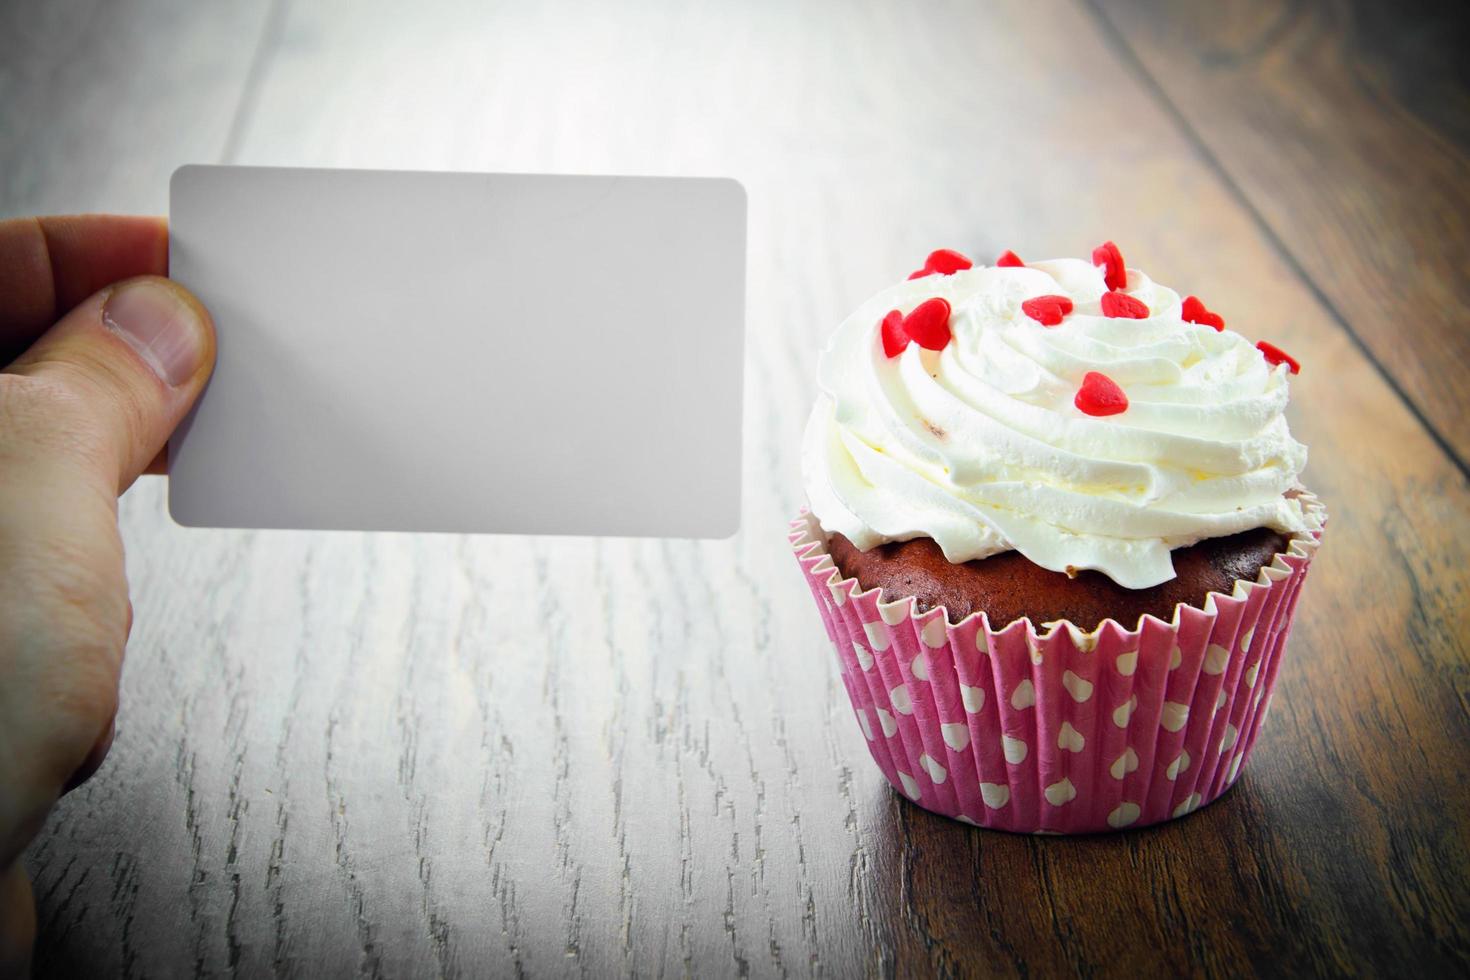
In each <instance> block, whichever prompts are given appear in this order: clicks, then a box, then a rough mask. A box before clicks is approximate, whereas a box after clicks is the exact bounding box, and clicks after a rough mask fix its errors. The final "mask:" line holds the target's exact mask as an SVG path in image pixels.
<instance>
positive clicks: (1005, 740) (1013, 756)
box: [1000, 735, 1027, 766]
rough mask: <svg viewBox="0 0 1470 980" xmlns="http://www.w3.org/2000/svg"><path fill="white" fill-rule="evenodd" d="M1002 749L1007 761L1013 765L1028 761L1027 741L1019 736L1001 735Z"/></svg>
mask: <svg viewBox="0 0 1470 980" xmlns="http://www.w3.org/2000/svg"><path fill="white" fill-rule="evenodd" d="M1000 750H1001V751H1002V752H1004V753H1005V757H1006V761H1007V762H1009V763H1010V764H1011V765H1013V766H1019V765H1020V764H1021V763H1023V762H1025V761H1026V751H1027V749H1026V743H1025V742H1023V741H1021V740H1020V739H1019V738H1011V737H1010V736H1009V735H1002V736H1001V737H1000Z"/></svg>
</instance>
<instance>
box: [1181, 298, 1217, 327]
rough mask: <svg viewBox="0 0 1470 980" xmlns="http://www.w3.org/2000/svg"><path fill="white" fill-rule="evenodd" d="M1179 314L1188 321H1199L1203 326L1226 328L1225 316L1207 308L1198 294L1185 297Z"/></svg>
mask: <svg viewBox="0 0 1470 980" xmlns="http://www.w3.org/2000/svg"><path fill="white" fill-rule="evenodd" d="M1179 315H1180V316H1182V317H1183V318H1184V319H1185V321H1186V322H1188V323H1198V324H1199V325H1200V326H1202V327H1214V328H1215V329H1216V330H1224V329H1225V318H1224V317H1223V316H1221V315H1220V314H1218V313H1211V312H1210V311H1209V310H1207V309H1205V304H1204V303H1203V302H1201V300H1200V298H1199V297H1198V296H1186V297H1184V306H1183V308H1182V309H1181V310H1180V311H1179Z"/></svg>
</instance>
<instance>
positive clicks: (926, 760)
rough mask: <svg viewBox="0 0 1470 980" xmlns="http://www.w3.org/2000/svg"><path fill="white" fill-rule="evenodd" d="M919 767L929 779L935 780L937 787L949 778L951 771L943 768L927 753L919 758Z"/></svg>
mask: <svg viewBox="0 0 1470 980" xmlns="http://www.w3.org/2000/svg"><path fill="white" fill-rule="evenodd" d="M919 765H920V766H921V767H922V768H923V770H924V771H925V772H927V773H928V774H929V778H930V779H932V780H934V784H935V785H936V786H937V785H939V784H940V783H942V782H944V781H945V780H946V779H948V778H949V770H947V769H945V768H944V767H943V766H941V765H940V764H939V762H938V761H937V760H935V759H934V758H932V757H931V756H930V755H929V754H928V753H927V752H925V753H924V754H922V755H920V756H919Z"/></svg>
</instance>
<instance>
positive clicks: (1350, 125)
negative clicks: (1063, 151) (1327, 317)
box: [1094, 0, 1470, 468]
mask: <svg viewBox="0 0 1470 980" xmlns="http://www.w3.org/2000/svg"><path fill="white" fill-rule="evenodd" d="M1094 2H1095V3H1096V5H1097V7H1098V8H1099V10H1100V16H1101V18H1102V21H1103V23H1104V24H1105V25H1107V27H1108V29H1109V31H1110V32H1111V33H1113V34H1114V35H1115V40H1116V41H1117V43H1118V44H1119V45H1120V47H1121V48H1123V49H1124V50H1125V51H1126V52H1127V55H1126V57H1128V58H1130V59H1131V58H1135V57H1136V58H1137V60H1138V63H1139V64H1140V65H1141V67H1142V70H1143V72H1144V73H1145V74H1146V76H1147V84H1148V85H1149V86H1150V87H1152V88H1155V89H1156V91H1157V93H1158V94H1159V96H1160V97H1161V98H1162V99H1164V100H1166V101H1167V102H1168V103H1169V104H1170V105H1171V106H1172V107H1173V108H1174V109H1175V110H1177V112H1178V113H1179V115H1180V117H1181V118H1182V120H1183V122H1184V125H1185V126H1186V127H1188V128H1189V129H1190V130H1191V131H1192V132H1193V133H1194V134H1197V137H1198V139H1199V141H1200V144H1201V147H1202V150H1203V152H1204V153H1205V154H1206V155H1207V156H1208V157H1209V158H1210V159H1211V162H1212V163H1213V164H1216V165H1218V166H1219V167H1220V168H1221V169H1222V170H1223V172H1224V173H1225V174H1226V175H1227V178H1228V180H1229V181H1230V182H1231V183H1232V184H1233V185H1234V186H1235V188H1236V189H1237V190H1238V192H1239V193H1240V195H1241V197H1242V199H1243V200H1244V201H1245V202H1246V203H1247V206H1248V207H1249V208H1250V209H1251V210H1252V212H1253V214H1254V215H1255V217H1256V218H1257V220H1258V221H1259V222H1260V223H1261V225H1262V226H1263V227H1264V228H1265V229H1267V230H1268V235H1269V236H1270V237H1271V238H1273V239H1275V240H1276V244H1277V245H1278V248H1280V249H1281V250H1282V251H1283V253H1284V254H1283V256H1282V258H1283V261H1285V262H1286V263H1287V264H1288V265H1290V266H1292V267H1293V268H1297V269H1299V270H1300V272H1301V273H1302V274H1303V275H1304V276H1305V277H1306V278H1307V279H1308V281H1309V282H1311V284H1312V285H1313V291H1314V292H1315V293H1316V294H1317V295H1316V298H1317V299H1318V301H1319V302H1320V303H1322V304H1323V305H1325V306H1326V307H1327V308H1328V309H1329V310H1330V311H1331V313H1332V315H1333V317H1334V319H1336V320H1338V321H1339V322H1340V323H1341V324H1342V325H1343V326H1344V327H1345V329H1347V330H1349V331H1350V332H1351V333H1352V334H1353V335H1354V336H1355V337H1357V338H1359V339H1360V340H1361V342H1362V343H1363V345H1364V347H1365V348H1366V350H1367V351H1369V352H1370V355H1371V356H1372V357H1373V358H1375V359H1376V360H1377V361H1378V362H1379V363H1381V364H1382V365H1383V367H1384V369H1385V370H1386V371H1387V373H1388V375H1389V377H1390V378H1391V379H1392V382H1393V383H1394V384H1395V385H1396V386H1397V387H1398V388H1400V389H1401V391H1402V392H1403V394H1404V396H1405V397H1406V398H1407V399H1408V400H1409V401H1410V403H1411V404H1412V405H1413V406H1414V408H1415V410H1416V411H1417V412H1418V413H1420V414H1421V415H1422V416H1423V418H1424V419H1425V421H1426V422H1427V424H1428V425H1429V426H1431V427H1432V429H1433V431H1434V432H1435V433H1436V434H1437V435H1438V437H1439V438H1440V439H1441V440H1442V441H1443V442H1444V444H1445V445H1446V447H1447V448H1448V450H1449V451H1450V452H1451V453H1452V454H1453V455H1454V456H1456V458H1457V459H1458V461H1459V463H1460V466H1461V467H1462V468H1464V467H1465V466H1466V464H1467V461H1470V425H1467V424H1466V423H1467V420H1470V383H1467V382H1466V377H1467V376H1470V329H1467V325H1470V313H1467V310H1470V273H1467V270H1470V76H1467V74H1466V69H1465V59H1464V51H1465V50H1466V47H1467V46H1470V14H1467V12H1466V10H1467V8H1466V7H1465V5H1464V4H1462V3H1448V2H1443V0H1414V2H1410V3H1396V4H1382V3H1370V2H1359V0H1335V2H1333V3H1299V4H1282V3H1276V2H1272V0H1247V2H1238V3H1198V4H1177V3H1168V2H1166V0H1094Z"/></svg>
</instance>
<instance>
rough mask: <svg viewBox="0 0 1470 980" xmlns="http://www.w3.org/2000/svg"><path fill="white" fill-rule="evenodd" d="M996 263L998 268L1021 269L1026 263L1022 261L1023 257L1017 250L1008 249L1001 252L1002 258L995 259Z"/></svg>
mask: <svg viewBox="0 0 1470 980" xmlns="http://www.w3.org/2000/svg"><path fill="white" fill-rule="evenodd" d="M995 264H996V267H997V268H1001V269H1019V268H1022V267H1023V266H1025V264H1026V263H1025V262H1022V261H1021V257H1020V256H1019V255H1017V254H1016V253H1015V252H1012V251H1011V250H1010V249H1006V250H1005V251H1004V252H1001V253H1000V258H998V259H996V260H995Z"/></svg>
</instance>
